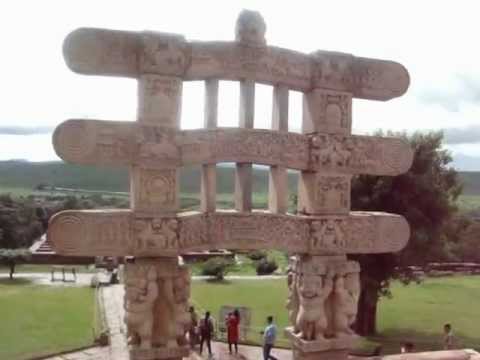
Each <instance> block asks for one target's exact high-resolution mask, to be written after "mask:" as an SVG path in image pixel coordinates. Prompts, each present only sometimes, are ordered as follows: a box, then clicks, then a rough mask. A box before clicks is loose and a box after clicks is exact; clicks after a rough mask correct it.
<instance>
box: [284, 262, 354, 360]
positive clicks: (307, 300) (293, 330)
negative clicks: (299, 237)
mask: <svg viewBox="0 0 480 360" xmlns="http://www.w3.org/2000/svg"><path fill="white" fill-rule="evenodd" d="M359 271H360V267H359V264H358V263H357V262H355V261H348V260H347V259H346V256H345V255H338V256H310V255H299V256H296V257H293V258H292V259H291V265H290V272H289V275H288V288H289V297H288V302H287V308H288V312H289V313H288V315H289V320H290V323H291V325H292V326H291V327H289V328H287V329H286V330H285V333H286V335H287V337H288V338H290V340H291V342H292V348H293V354H294V359H295V360H313V359H315V360H322V359H325V360H327V359H328V360H331V359H338V360H340V359H341V360H344V359H347V355H348V350H349V349H351V348H352V347H353V345H354V344H355V341H356V340H357V338H358V337H357V336H356V335H355V334H354V332H353V331H352V330H351V328H350V326H351V325H352V324H353V322H354V321H355V316H356V314H357V302H358V298H359V295H360V279H359Z"/></svg>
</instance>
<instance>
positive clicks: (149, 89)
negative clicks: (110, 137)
mask: <svg viewBox="0 0 480 360" xmlns="http://www.w3.org/2000/svg"><path fill="white" fill-rule="evenodd" d="M182 81H183V80H182V78H180V77H174V76H163V75H154V74H144V75H142V76H141V77H140V79H139V81H138V96H139V99H138V121H139V122H141V123H142V124H145V125H156V126H159V125H160V126H162V127H163V128H167V129H171V130H174V131H175V130H179V128H180V109H181V101H182V84H183V82H182ZM151 129H154V128H151ZM151 129H150V128H148V127H146V128H145V130H144V131H143V132H142V134H141V135H140V138H139V139H137V142H138V143H139V145H140V146H141V151H140V155H141V156H142V157H146V158H151V160H152V163H154V161H155V149H153V148H151V147H149V146H148V145H147V144H148V142H150V143H152V140H157V139H155V138H156V137H158V136H159V133H157V132H155V131H154V130H151ZM172 133H173V132H172ZM163 136H165V135H163ZM162 140H164V141H167V142H168V141H169V142H172V141H174V140H173V139H171V138H170V139H162ZM130 176H131V179H130V184H131V194H132V196H131V199H132V200H131V201H132V204H131V205H132V209H133V211H134V217H135V219H134V228H135V230H138V231H139V232H140V234H141V235H140V236H139V239H134V240H135V241H136V242H137V243H138V244H143V246H146V244H144V242H145V241H148V240H149V238H150V239H151V238H152V237H155V236H156V235H155V234H158V232H159V231H162V230H167V232H168V233H171V234H175V233H176V232H177V222H176V220H175V218H174V217H175V213H176V212H178V207H179V203H178V192H179V191H178V187H179V186H178V169H177V168H176V167H172V168H171V169H165V170H164V169H162V170H158V169H155V168H154V167H152V168H149V167H140V166H132V168H131V171H130ZM168 214H171V215H172V218H171V219H167V220H156V219H155V217H160V216H165V215H168ZM157 236H158V235H157ZM167 241H168V240H167ZM125 274H126V275H125V276H126V282H125V310H126V322H127V328H128V334H127V337H128V341H129V344H130V345H131V350H130V357H131V359H132V360H137V359H142V360H143V359H149V360H150V359H151V360H156V359H170V360H181V359H182V357H183V356H186V355H188V352H189V350H188V347H186V341H185V336H184V328H185V326H186V324H188V321H189V318H188V312H187V308H188V300H189V297H190V274H189V272H188V269H187V268H185V267H184V266H179V264H178V259H177V257H176V256H175V257H170V258H169V257H158V258H150V259H148V260H146V259H142V258H137V259H135V261H134V262H133V263H129V264H127V266H126V268H125Z"/></svg>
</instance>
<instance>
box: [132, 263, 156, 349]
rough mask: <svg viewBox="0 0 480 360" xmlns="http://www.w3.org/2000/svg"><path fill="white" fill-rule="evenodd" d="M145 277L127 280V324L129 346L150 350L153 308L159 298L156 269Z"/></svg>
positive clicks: (150, 270)
mask: <svg viewBox="0 0 480 360" xmlns="http://www.w3.org/2000/svg"><path fill="white" fill-rule="evenodd" d="M144 275H146V278H145V277H144V278H140V279H138V278H137V277H134V278H127V282H126V284H125V287H126V294H125V323H126V324H127V331H128V332H127V338H128V341H129V344H132V345H138V346H140V347H141V348H143V349H149V348H151V347H152V331H153V307H154V303H155V300H156V299H157V297H158V286H157V273H156V270H155V267H153V266H151V267H149V268H148V270H147V272H146V274H144Z"/></svg>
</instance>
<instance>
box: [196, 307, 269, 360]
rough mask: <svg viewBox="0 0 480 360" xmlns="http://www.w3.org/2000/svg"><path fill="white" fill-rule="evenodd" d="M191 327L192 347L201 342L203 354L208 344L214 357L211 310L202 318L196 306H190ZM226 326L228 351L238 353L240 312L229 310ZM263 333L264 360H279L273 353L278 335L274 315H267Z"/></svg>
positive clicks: (210, 354) (209, 352)
mask: <svg viewBox="0 0 480 360" xmlns="http://www.w3.org/2000/svg"><path fill="white" fill-rule="evenodd" d="M189 312H190V319H191V322H190V324H191V325H190V328H189V330H188V338H189V341H190V347H191V348H192V349H193V348H194V347H195V345H197V344H200V355H202V352H203V347H204V344H206V346H207V350H208V355H209V356H210V357H212V355H213V354H212V344H211V341H212V338H213V335H214V325H213V321H212V318H211V315H210V312H209V311H207V312H205V315H204V317H203V318H201V319H200V320H199V319H198V315H197V313H196V312H195V308H194V307H193V306H190V309H189ZM225 328H226V329H227V342H228V351H229V352H230V354H233V351H235V354H238V341H239V338H240V312H239V311H238V309H235V310H234V311H232V312H229V313H228V314H227V316H226V317H225ZM261 334H262V335H263V358H264V360H277V358H275V357H274V356H273V355H271V351H272V348H273V347H274V345H275V340H276V337H277V327H276V326H275V324H274V322H273V316H268V317H267V326H266V327H265V330H264V331H262V332H261Z"/></svg>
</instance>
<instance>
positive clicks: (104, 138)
mask: <svg viewBox="0 0 480 360" xmlns="http://www.w3.org/2000/svg"><path fill="white" fill-rule="evenodd" d="M76 132H80V133H81V134H82V135H84V137H85V139H87V140H86V141H84V142H80V141H78V140H77V136H76V135H75V134H76ZM54 147H55V150H56V152H57V154H58V155H59V156H60V157H61V158H62V159H64V160H66V161H73V162H76V163H82V164H98V163H103V164H106V165H110V164H111V165H130V164H138V165H140V166H148V167H149V168H156V169H169V168H170V169H171V168H175V167H178V166H186V165H197V164H209V163H212V162H240V163H242V162H245V163H246V162H248V163H250V162H253V163H258V164H264V165H280V166H284V167H287V168H291V169H297V170H304V171H319V172H320V171H321V172H325V171H328V172H332V173H334V174H335V173H336V174H372V175H397V174H400V173H402V172H404V171H405V170H406V169H408V168H409V167H410V165H411V163H412V160H413V153H412V151H411V148H410V146H409V145H408V144H407V143H406V142H405V141H404V140H401V139H397V138H380V137H373V136H346V135H332V134H325V133H319V134H315V135H310V136H306V135H301V134H295V133H288V132H278V131H272V130H259V129H228V128H223V129H222V128H219V129H214V130H184V131H172V130H169V129H165V128H164V127H161V126H159V127H156V126H151V125H140V124H135V123H127V122H107V121H98V120H68V121H66V122H64V123H63V124H61V125H60V126H59V127H58V128H57V129H56V130H55V133H54ZM105 150H107V151H105Z"/></svg>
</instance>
